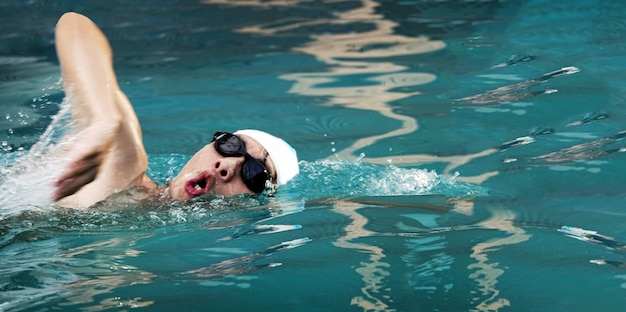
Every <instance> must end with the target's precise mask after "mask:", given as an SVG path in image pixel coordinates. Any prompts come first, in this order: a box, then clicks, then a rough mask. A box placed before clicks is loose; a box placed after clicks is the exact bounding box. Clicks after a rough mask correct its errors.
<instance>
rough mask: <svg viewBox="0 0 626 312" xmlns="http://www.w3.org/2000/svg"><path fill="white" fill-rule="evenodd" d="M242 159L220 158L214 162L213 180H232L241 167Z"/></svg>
mask: <svg viewBox="0 0 626 312" xmlns="http://www.w3.org/2000/svg"><path fill="white" fill-rule="evenodd" d="M243 160H244V159H243V156H242V157H220V158H219V159H216V160H215V163H214V168H215V178H216V179H219V180H221V181H224V182H227V181H230V180H232V179H233V178H234V177H235V176H236V175H237V173H238V172H239V171H241V166H242V165H243Z"/></svg>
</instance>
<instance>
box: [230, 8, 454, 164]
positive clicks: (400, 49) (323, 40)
mask: <svg viewBox="0 0 626 312" xmlns="http://www.w3.org/2000/svg"><path fill="white" fill-rule="evenodd" d="M378 5H379V4H378V3H377V2H375V1H371V0H363V1H361V7H359V8H356V9H353V10H350V11H347V12H336V13H335V14H334V15H335V17H334V18H332V19H328V18H323V19H317V20H309V21H297V20H285V21H282V22H283V23H280V24H281V26H277V27H273V26H272V25H260V26H251V27H245V28H242V29H240V30H239V31H240V32H244V33H255V34H264V35H275V34H278V33H281V32H286V31H290V30H295V29H297V28H300V27H303V26H310V25H327V24H349V23H366V24H371V25H373V26H374V29H372V30H369V31H364V32H350V33H340V34H323V35H311V36H310V37H311V41H310V42H308V43H306V44H304V45H301V46H299V47H295V48H293V50H294V51H298V52H301V53H305V54H309V55H313V56H315V58H316V59H317V60H319V61H321V62H323V63H325V64H327V65H328V66H329V67H328V70H327V71H325V72H309V73H292V74H286V75H282V76H280V78H281V79H284V80H288V81H293V82H294V83H293V85H292V87H291V89H290V90H289V92H290V93H295V94H299V95H304V96H318V97H325V98H328V100H327V104H328V105H340V106H344V107H347V108H352V109H359V110H369V111H375V112H378V113H380V114H381V115H383V116H385V117H388V118H390V119H394V120H397V121H399V122H400V123H401V127H400V128H398V129H395V130H392V131H389V132H387V133H383V134H378V135H373V136H369V137H365V138H362V139H359V140H357V141H355V142H354V143H353V144H352V146H350V147H347V148H346V149H344V150H342V151H339V152H338V153H337V155H338V156H339V157H341V158H343V159H346V160H354V159H356V156H355V153H356V151H358V150H359V149H361V148H363V147H366V146H369V145H372V144H374V143H376V142H378V141H380V140H382V139H385V138H390V137H396V136H401V135H406V134H409V133H412V132H415V131H417V130H418V128H419V127H418V123H417V120H416V119H415V118H414V117H412V116H408V115H404V114H401V113H397V112H395V111H394V110H393V108H392V107H391V106H390V105H389V103H391V102H393V101H398V100H401V99H406V98H409V97H411V96H414V95H417V94H419V92H417V91H412V92H400V91H394V90H396V89H398V88H401V87H413V86H418V85H423V84H427V83H430V82H432V81H434V80H435V78H436V77H435V76H434V75H432V74H429V73H415V72H408V70H409V68H408V67H406V66H403V65H398V64H395V63H393V62H390V61H385V60H384V58H387V57H396V56H406V55H415V54H421V53H429V52H433V51H437V50H441V49H443V48H444V47H445V44H444V43H443V42H442V41H439V40H430V39H428V38H426V37H421V38H413V37H407V36H402V35H397V34H394V28H395V27H397V26H398V24H397V23H396V22H394V21H391V20H386V19H384V16H383V15H381V14H377V13H376V12H375V9H376V7H377V6H378ZM355 75H369V78H368V79H367V80H368V81H369V82H372V84H370V85H357V86H341V87H339V86H331V85H330V84H331V83H333V82H339V81H342V80H346V78H348V77H350V76H355ZM365 160H366V159H365Z"/></svg>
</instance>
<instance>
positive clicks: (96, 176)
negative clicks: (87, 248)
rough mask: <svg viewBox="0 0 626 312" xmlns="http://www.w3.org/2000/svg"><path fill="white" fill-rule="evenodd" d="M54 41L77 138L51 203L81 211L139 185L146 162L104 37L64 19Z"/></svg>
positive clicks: (79, 18)
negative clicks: (114, 194) (53, 201)
mask: <svg viewBox="0 0 626 312" xmlns="http://www.w3.org/2000/svg"><path fill="white" fill-rule="evenodd" d="M55 39H56V47H57V55H58V58H59V62H60V64H61V71H62V76H63V86H64V89H65V92H66V96H67V97H68V98H69V99H70V101H71V105H72V115H73V117H74V120H75V122H76V125H77V130H78V135H79V137H78V139H77V140H76V141H75V142H74V143H73V144H72V146H71V147H70V148H69V150H68V155H69V157H70V159H69V165H68V167H67V169H66V170H65V171H64V172H63V173H62V174H61V176H60V177H59V178H58V179H57V192H56V195H55V197H56V198H55V200H57V201H58V203H59V204H60V205H62V206H69V207H75V208H84V207H88V206H90V205H92V204H94V203H96V202H98V201H100V200H103V199H105V198H106V197H107V196H109V195H111V194H113V193H115V192H118V191H121V190H124V189H126V188H128V187H130V186H133V185H136V184H141V183H143V182H145V181H146V179H147V177H145V171H146V168H147V156H146V152H145V150H144V147H143V143H142V139H141V129H140V126H139V122H138V120H137V117H136V115H135V112H134V110H133V108H132V106H131V104H130V102H129V101H128V99H127V98H126V96H125V95H124V93H123V92H122V91H121V90H120V88H119V86H118V84H117V79H116V77H115V72H114V70H113V60H112V52H111V47H110V45H109V43H108V41H107V39H106V37H105V36H104V34H103V33H102V32H101V31H100V29H99V28H98V27H97V26H96V25H95V24H94V23H93V22H91V21H90V20H89V19H88V18H87V17H85V16H83V15H80V14H77V13H66V14H64V15H63V16H62V17H61V18H60V19H59V22H58V23H57V27H56V31H55ZM70 195H71V196H70Z"/></svg>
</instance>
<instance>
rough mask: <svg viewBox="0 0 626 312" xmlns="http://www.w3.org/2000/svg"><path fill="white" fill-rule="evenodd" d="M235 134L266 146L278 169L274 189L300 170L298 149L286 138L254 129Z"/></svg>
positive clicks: (276, 169) (275, 167)
mask: <svg viewBox="0 0 626 312" xmlns="http://www.w3.org/2000/svg"><path fill="white" fill-rule="evenodd" d="M234 134H235V135H245V136H248V137H250V138H252V139H254V140H255V141H257V142H258V143H259V144H261V146H263V148H265V150H266V151H267V154H268V155H269V157H270V159H271V160H272V163H273V165H274V169H275V171H276V177H275V178H276V179H275V181H274V190H275V188H276V187H278V186H279V185H284V184H286V183H287V182H289V181H290V180H291V179H293V178H294V177H295V176H296V175H298V173H299V172H300V169H299V166H298V155H297V154H296V150H295V149H294V148H293V147H291V145H289V143H287V142H285V140H283V139H281V138H279V137H277V136H273V135H271V134H269V133H267V132H263V131H260V130H252V129H246V130H239V131H237V132H235V133H234Z"/></svg>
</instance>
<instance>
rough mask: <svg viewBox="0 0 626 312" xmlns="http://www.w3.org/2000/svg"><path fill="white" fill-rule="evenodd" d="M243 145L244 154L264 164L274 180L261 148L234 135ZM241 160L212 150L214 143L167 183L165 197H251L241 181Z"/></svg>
mask: <svg viewBox="0 0 626 312" xmlns="http://www.w3.org/2000/svg"><path fill="white" fill-rule="evenodd" d="M237 137H239V138H240V139H241V140H242V141H243V142H244V143H245V145H246V151H247V152H248V154H249V155H250V156H251V157H252V158H255V159H257V160H259V161H261V163H263V164H264V165H265V167H266V168H267V170H268V171H269V172H270V174H271V175H272V176H273V177H275V176H276V171H275V168H274V163H273V162H272V160H271V159H270V158H269V156H267V157H266V155H267V153H266V151H265V149H264V148H263V146H262V145H261V144H259V143H258V142H257V141H255V140H254V139H252V138H250V137H248V136H245V135H237ZM243 163H244V157H243V156H239V157H226V156H222V155H221V154H220V153H218V152H217V150H215V147H214V143H211V144H208V145H206V146H205V147H203V148H202V149H201V150H199V151H198V152H197V153H196V154H195V155H194V156H193V157H192V158H191V159H190V160H189V162H187V164H186V165H185V166H184V167H183V169H182V170H181V171H180V173H179V174H178V175H177V176H176V177H175V178H174V179H173V180H172V181H171V182H170V186H169V190H168V192H169V195H170V196H171V197H172V198H174V199H177V200H188V199H191V198H193V197H196V196H200V195H204V194H219V195H224V196H233V195H237V194H254V192H252V191H251V190H250V189H248V187H247V186H246V184H245V183H244V182H243V178H242V176H241V169H242V167H243Z"/></svg>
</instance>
